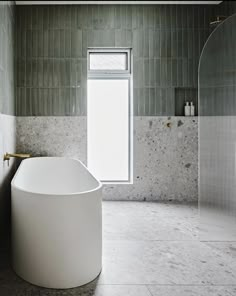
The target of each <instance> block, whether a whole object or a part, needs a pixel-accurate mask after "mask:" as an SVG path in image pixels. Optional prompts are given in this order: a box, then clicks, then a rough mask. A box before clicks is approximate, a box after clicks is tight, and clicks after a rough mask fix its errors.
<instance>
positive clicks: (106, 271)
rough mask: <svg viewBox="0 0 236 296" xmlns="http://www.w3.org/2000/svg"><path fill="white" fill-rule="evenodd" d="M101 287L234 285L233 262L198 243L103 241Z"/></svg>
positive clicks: (234, 272)
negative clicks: (106, 285)
mask: <svg viewBox="0 0 236 296" xmlns="http://www.w3.org/2000/svg"><path fill="white" fill-rule="evenodd" d="M103 259H104V260H103V264H104V265H103V271H102V273H101V276H100V279H99V283H102V284H159V285H186V284H187V285H234V284H235V283H236V261H235V260H234V261H233V260H232V258H231V257H230V256H228V255H227V254H224V253H222V254H215V252H213V251H212V249H211V247H209V246H207V245H206V244H204V243H201V242H197V241H183V242H181V241H178V242H174V241H173V242H168V241H108V240H107V241H104V258H103Z"/></svg>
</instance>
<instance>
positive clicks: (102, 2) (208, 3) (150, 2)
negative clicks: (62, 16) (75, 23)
mask: <svg viewBox="0 0 236 296" xmlns="http://www.w3.org/2000/svg"><path fill="white" fill-rule="evenodd" d="M15 2H16V5H45V4H46V5H53V4H54V5H57V4H58V5H59V4H70V5H73V4H205V5H216V4H219V3H221V2H222V1H15Z"/></svg>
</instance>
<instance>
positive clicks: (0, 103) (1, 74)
mask: <svg viewBox="0 0 236 296" xmlns="http://www.w3.org/2000/svg"><path fill="white" fill-rule="evenodd" d="M14 13H15V5H14V1H0V157H1V158H2V157H3V155H4V153H6V152H7V151H8V152H14V151H15V142H16V131H15V128H16V126H15V117H14V112H15V110H14V102H15V98H14V21H15V17H14ZM13 173H14V163H13V162H12V161H11V162H10V164H9V166H8V165H7V163H6V162H3V161H2V159H0V248H1V247H2V242H3V240H2V238H3V237H4V236H5V235H6V234H7V233H8V230H9V218H10V215H9V212H10V181H11V178H12V175H13Z"/></svg>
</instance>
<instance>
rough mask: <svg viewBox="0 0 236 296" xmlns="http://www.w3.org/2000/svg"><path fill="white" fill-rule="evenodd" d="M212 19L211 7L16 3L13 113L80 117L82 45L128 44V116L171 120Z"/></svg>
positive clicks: (193, 75)
mask: <svg viewBox="0 0 236 296" xmlns="http://www.w3.org/2000/svg"><path fill="white" fill-rule="evenodd" d="M210 18H211V8H210V6H209V5H206V6H195V5H190V6H186V5H162V6H160V5H156V6H151V5H143V6H138V5H132V6H128V5H81V6H78V5H77V6H75V5H72V6H63V5H56V6H18V7H17V22H16V28H17V94H16V95H17V102H16V107H17V115H19V116H31V115H37V116H43V115H46V116H50V115H52V116H53V115H86V80H87V73H86V71H87V65H86V64H87V61H86V56H87V48H88V47H131V48H132V51H133V78H134V92H133V94H134V114H135V115H144V116H145V115H175V110H177V109H178V110H181V108H182V107H181V106H177V107H178V108H177V107H176V105H178V103H179V102H178V97H181V92H182V95H183V97H186V89H187V94H188V93H191V92H189V89H193V93H194V90H195V89H196V87H197V80H198V79H197V68H198V60H199V55H200V52H201V49H202V47H203V45H204V42H205V40H206V38H207V37H208V35H209V31H210V30H209V22H210ZM176 89H177V90H178V91H176ZM176 93H178V96H176V95H175V94H176ZM189 99H191V98H189ZM180 101H181V104H182V100H180ZM179 104H180V103H179Z"/></svg>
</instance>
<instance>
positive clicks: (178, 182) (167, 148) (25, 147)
mask: <svg viewBox="0 0 236 296" xmlns="http://www.w3.org/2000/svg"><path fill="white" fill-rule="evenodd" d="M168 125H169V126H170V127H168ZM86 130H87V128H86V117H80V116H76V117H17V150H18V151H21V152H29V153H31V154H32V155H42V156H43V155H50V156H67V157H75V158H78V159H80V160H82V161H83V162H84V163H85V164H86V161H87V155H86V154H87V153H86V151H87V146H86V145H87V132H86ZM197 163H198V122H197V118H195V117H194V118H185V117H155V116H153V117H149V116H145V117H134V164H133V170H134V183H133V184H127V185H124V184H116V185H104V190H103V193H104V199H106V200H178V201H184V200H185V201H196V200H197V195H198V194H197V193H198V190H197V184H198V164H197Z"/></svg>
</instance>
